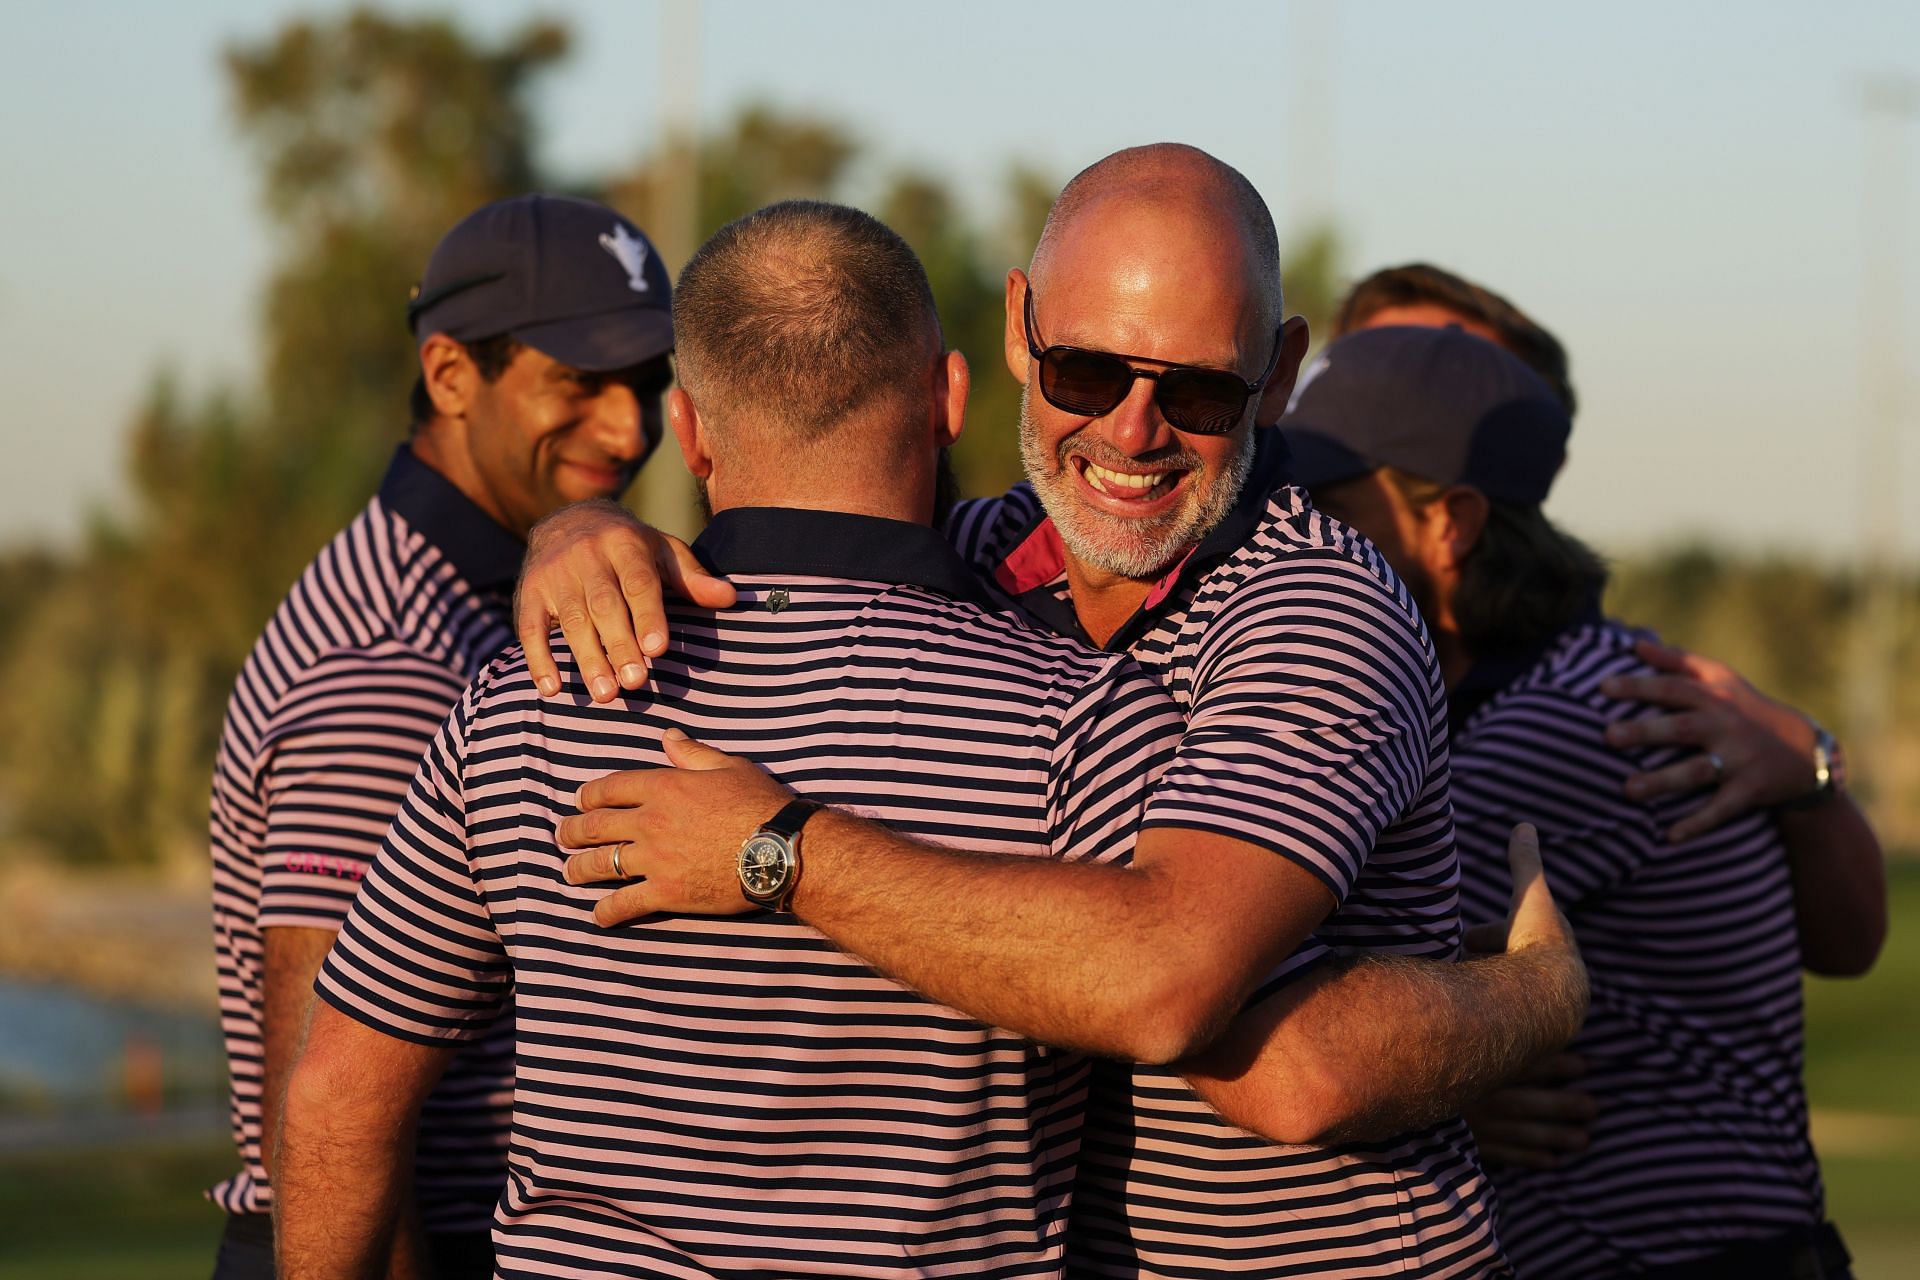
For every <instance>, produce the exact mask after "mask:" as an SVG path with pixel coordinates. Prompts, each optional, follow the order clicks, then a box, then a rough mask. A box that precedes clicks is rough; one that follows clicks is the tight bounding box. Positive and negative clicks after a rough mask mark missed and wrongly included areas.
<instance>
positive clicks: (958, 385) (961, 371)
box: [933, 351, 971, 449]
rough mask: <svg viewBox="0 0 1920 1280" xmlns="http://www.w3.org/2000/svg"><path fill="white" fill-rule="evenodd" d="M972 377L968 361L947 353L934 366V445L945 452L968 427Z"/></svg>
mask: <svg viewBox="0 0 1920 1280" xmlns="http://www.w3.org/2000/svg"><path fill="white" fill-rule="evenodd" d="M970 385H971V374H970V373H969V372H968V370H967V358H966V357H965V356H963V355H961V354H960V353H959V352H958V351H949V352H947V353H946V354H945V355H944V356H942V357H940V359H939V360H937V361H935V362H934V366H933V443H934V447H935V448H937V449H945V448H949V447H950V446H952V444H953V443H954V442H955V441H956V440H958V439H959V438H960V432H961V431H962V430H964V429H965V428H966V425H967V391H968V388H969V386H970Z"/></svg>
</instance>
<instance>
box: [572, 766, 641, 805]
mask: <svg viewBox="0 0 1920 1280" xmlns="http://www.w3.org/2000/svg"><path fill="white" fill-rule="evenodd" d="M661 772H662V771H661V770H659V769H622V770H620V771H619V772H618V773H609V774H606V775H605V776H603V777H599V778H594V779H591V780H589V781H587V782H583V783H581V784H580V790H579V791H578V792H576V793H575V795H574V804H575V805H577V806H578V807H579V808H580V809H581V810H583V811H585V810H591V809H637V808H640V807H641V806H642V805H644V804H645V803H646V802H647V798H648V792H649V790H650V788H649V784H650V783H652V782H654V781H656V780H657V775H658V774H660V773H661Z"/></svg>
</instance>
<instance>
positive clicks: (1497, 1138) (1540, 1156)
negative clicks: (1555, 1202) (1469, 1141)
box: [1473, 1120, 1587, 1169]
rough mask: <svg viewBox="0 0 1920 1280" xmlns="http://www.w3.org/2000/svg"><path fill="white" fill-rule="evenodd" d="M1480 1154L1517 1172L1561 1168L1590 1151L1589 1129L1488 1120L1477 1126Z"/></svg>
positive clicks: (1474, 1133) (1489, 1160) (1475, 1133)
mask: <svg viewBox="0 0 1920 1280" xmlns="http://www.w3.org/2000/svg"><path fill="white" fill-rule="evenodd" d="M1473 1136H1474V1139H1475V1141H1477V1142H1478V1143H1479V1145H1480V1155H1481V1157H1482V1158H1483V1159H1485V1160H1486V1161H1487V1162H1488V1163H1489V1164H1497V1165H1506V1166H1507V1167H1509V1168H1514V1169H1557V1168H1559V1167H1560V1166H1561V1165H1562V1164H1564V1163H1565V1162H1566V1161H1567V1159H1568V1158H1569V1157H1570V1156H1575V1155H1578V1154H1579V1153H1580V1152H1582V1151H1585V1150H1586V1149H1587V1134H1586V1130H1584V1129H1578V1128H1574V1127H1572V1126H1569V1125H1552V1124H1533V1123H1528V1122H1525V1121H1511V1120H1509V1121H1488V1122H1486V1123H1484V1124H1476V1125H1475V1126H1474V1127H1473Z"/></svg>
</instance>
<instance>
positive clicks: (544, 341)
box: [512, 307, 673, 373]
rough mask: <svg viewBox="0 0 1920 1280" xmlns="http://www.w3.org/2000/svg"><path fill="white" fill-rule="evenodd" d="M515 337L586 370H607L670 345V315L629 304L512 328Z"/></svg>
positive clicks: (653, 354)
mask: <svg viewBox="0 0 1920 1280" xmlns="http://www.w3.org/2000/svg"><path fill="white" fill-rule="evenodd" d="M512 334H513V336H514V338H515V339H517V340H518V341H520V342H524V343H526V344H527V345H528V346H530V347H532V348H533V349H534V350H536V351H539V352H542V353H543V354H546V355H549V356H552V357H553V358H554V359H555V360H558V361H559V362H560V363H561V364H564V365H571V366H572V367H573V368H575V369H584V370H586V371H587V372H588V373H608V372H611V371H612V370H615V369H625V368H627V367H628V366H630V365H636V364H641V363H644V362H645V361H648V360H652V359H654V358H655V357H657V356H663V355H665V354H667V353H668V352H669V351H672V350H673V317H672V315H670V314H669V313H668V312H667V311H665V310H663V309H662V308H660V307H629V308H627V309H626V310H623V311H609V312H606V313H604V314H601V315H597V316H574V317H572V318H570V319H566V320H550V321H548V322H547V323H545V324H530V325H526V326H524V327H522V328H519V329H514V330H512Z"/></svg>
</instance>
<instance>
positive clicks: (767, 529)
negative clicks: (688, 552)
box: [693, 507, 991, 607]
mask: <svg viewBox="0 0 1920 1280" xmlns="http://www.w3.org/2000/svg"><path fill="white" fill-rule="evenodd" d="M693 550H694V554H695V555H697V556H698V557H699V558H700V562H701V563H702V564H704V565H706V566H707V568H709V569H710V570H712V571H713V572H715V573H718V574H721V575H722V576H727V575H732V574H748V575H751V574H774V573H778V574H787V573H791V574H799V575H804V576H807V577H819V578H838V579H842V580H846V581H852V582H887V583H893V584H896V585H899V586H917V587H925V588H927V589H928V590H930V591H936V592H938V593H939V594H941V595H943V596H946V597H948V598H949V599H952V600H968V601H972V602H974V603H976V604H981V605H983V606H987V607H991V605H990V602H989V600H988V597H987V596H986V593H985V592H984V591H982V590H981V587H980V583H979V581H978V580H977V579H976V578H975V577H974V576H973V571H972V570H971V569H969V568H968V567H967V564H966V562H965V561H964V560H962V559H961V558H960V557H959V556H958V555H957V554H955V552H954V550H953V548H952V547H951V546H950V545H948V543H947V540H946V538H945V537H944V536H942V535H941V534H939V533H936V532H935V531H934V530H932V529H930V528H928V527H927V526H926V525H921V524H908V523H907V522H905V521H902V520H884V519H881V518H880V517H878V516H860V515H850V514H848V513H846V512H840V511H809V510H803V509H800V508H797V507H735V508H732V509H730V510H727V511H722V512H721V513H720V514H718V515H716V516H715V517H714V518H713V520H712V521H711V522H710V523H709V524H708V525H707V528H706V532H704V533H702V534H701V535H700V536H699V537H698V538H697V539H695V540H694V544H693Z"/></svg>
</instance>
